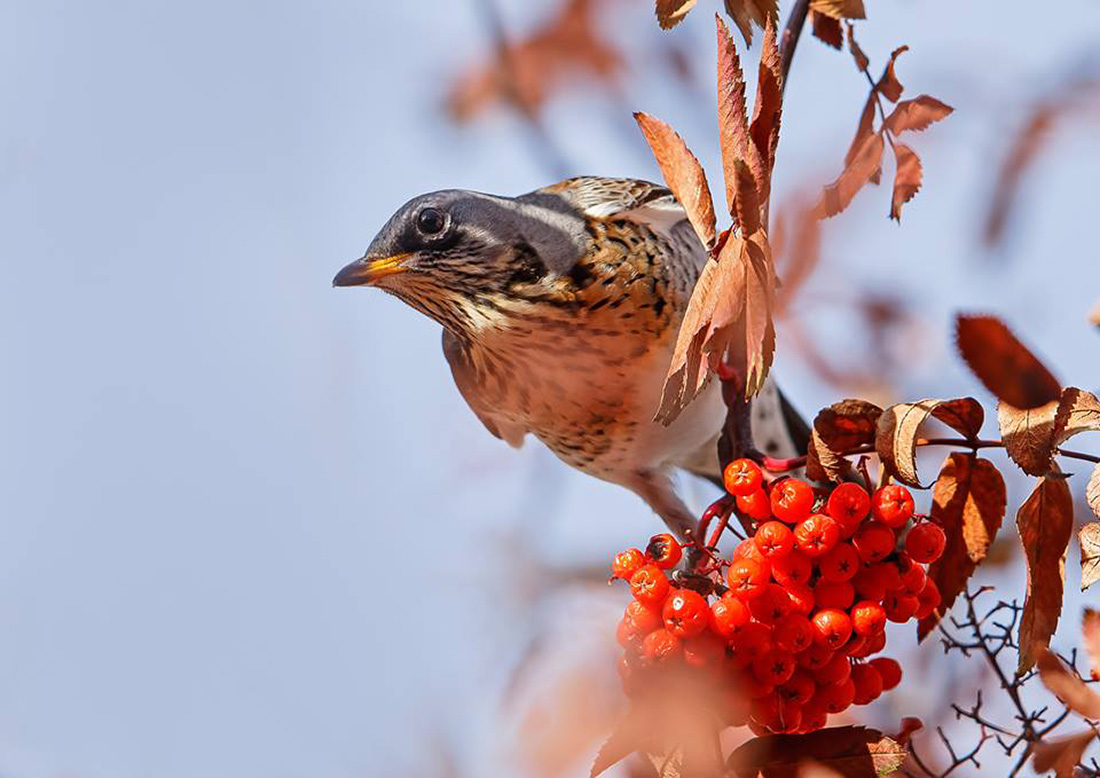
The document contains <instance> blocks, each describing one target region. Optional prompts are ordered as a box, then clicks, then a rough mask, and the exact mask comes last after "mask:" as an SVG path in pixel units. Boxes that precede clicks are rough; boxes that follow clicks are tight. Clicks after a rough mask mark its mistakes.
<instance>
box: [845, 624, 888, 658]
mask: <svg viewBox="0 0 1100 778" xmlns="http://www.w3.org/2000/svg"><path fill="white" fill-rule="evenodd" d="M884 648H886V630H883V631H882V632H876V633H875V634H873V635H868V636H867V643H866V644H865V645H864V647H863V650H861V651H860V652H859V653H858V654H853V656H856V657H858V658H863V657H868V656H871V655H872V654H877V653H878V652H879V651H881V650H882V649H884Z"/></svg>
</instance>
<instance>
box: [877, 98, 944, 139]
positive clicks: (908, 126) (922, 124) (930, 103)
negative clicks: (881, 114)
mask: <svg viewBox="0 0 1100 778" xmlns="http://www.w3.org/2000/svg"><path fill="white" fill-rule="evenodd" d="M954 110H955V109H954V108H952V107H951V106H949V105H947V104H946V103H941V102H940V101H939V100H937V99H936V98H934V97H931V96H929V95H920V96H919V97H914V98H913V99H912V100H902V101H901V102H900V103H898V104H897V105H896V106H894V110H893V111H891V112H890V115H889V116H887V117H886V122H885V126H886V129H888V130H889V131H890V132H891V133H893V134H894V135H897V134H898V133H899V132H905V131H906V130H913V131H919V130H926V129H928V127H929V126H931V125H932V123H933V122H938V121H940V120H941V119H945V118H947V116H949V115H950V114H951V112H952V111H954Z"/></svg>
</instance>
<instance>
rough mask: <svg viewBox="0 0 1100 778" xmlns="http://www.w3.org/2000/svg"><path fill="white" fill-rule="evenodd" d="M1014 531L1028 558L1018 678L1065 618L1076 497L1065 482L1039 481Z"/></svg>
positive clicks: (1062, 479)
mask: <svg viewBox="0 0 1100 778" xmlns="http://www.w3.org/2000/svg"><path fill="white" fill-rule="evenodd" d="M1016 530H1017V531H1018V532H1019V533H1020V542H1021V543H1022V544H1023V547H1024V554H1025V555H1026V556H1027V595H1026V597H1025V599H1024V612H1023V616H1022V617H1021V618H1020V636H1019V641H1018V645H1019V647H1020V649H1019V650H1020V663H1019V667H1018V668H1017V673H1021V674H1022V673H1025V672H1027V671H1028V670H1030V669H1031V667H1032V666H1033V665H1034V664H1035V659H1036V657H1037V655H1038V651H1039V649H1040V648H1041V647H1043V646H1047V645H1049V644H1050V636H1051V635H1053V634H1054V630H1055V629H1056V628H1057V626H1058V617H1059V616H1060V615H1061V613H1062V588H1063V585H1064V583H1065V580H1066V549H1067V547H1068V546H1069V538H1070V535H1071V534H1072V533H1073V497H1072V496H1071V495H1070V492H1069V485H1068V484H1067V483H1066V481H1065V479H1064V478H1059V477H1048V478H1043V479H1042V480H1041V481H1039V485H1038V486H1037V487H1036V488H1035V491H1033V492H1032V493H1031V495H1030V496H1029V497H1028V498H1027V500H1026V501H1025V502H1024V504H1023V505H1021V506H1020V510H1019V511H1018V512H1017V513H1016Z"/></svg>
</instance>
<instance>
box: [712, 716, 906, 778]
mask: <svg viewBox="0 0 1100 778" xmlns="http://www.w3.org/2000/svg"><path fill="white" fill-rule="evenodd" d="M905 757H906V750H905V748H903V747H902V746H900V745H898V744H897V743H895V742H894V741H893V740H891V739H890V738H888V737H886V736H885V735H883V734H882V733H881V732H878V731H877V730H873V729H868V728H866V727H830V728H828V729H821V730H818V731H817V732H812V733H810V734H808V735H768V736H766V737H758V738H753V739H752V740H750V741H748V742H747V743H745V744H743V745H742V746H740V747H739V748H737V749H735V750H734V752H733V753H732V754H730V757H729V760H728V762H727V764H728V765H729V767H730V768H731V769H732V771H733V773H734V774H735V775H736V776H737V778H758V776H759V778H797V777H798V775H799V773H800V771H801V770H802V769H803V768H804V767H806V766H807V765H808V764H816V765H821V766H822V767H825V768H828V769H831V770H835V771H836V772H837V773H839V774H840V775H842V776H844V777H845V778H876V776H886V775H890V774H891V773H892V772H894V771H895V770H897V769H898V767H900V766H901V763H902V762H904V761H905Z"/></svg>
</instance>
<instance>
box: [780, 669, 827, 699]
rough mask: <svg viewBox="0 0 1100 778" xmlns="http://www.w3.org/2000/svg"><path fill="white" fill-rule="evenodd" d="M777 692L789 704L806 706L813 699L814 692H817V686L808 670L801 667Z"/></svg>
mask: <svg viewBox="0 0 1100 778" xmlns="http://www.w3.org/2000/svg"><path fill="white" fill-rule="evenodd" d="M775 691H776V692H777V693H778V694H779V696H780V697H781V698H782V699H784V700H786V701H787V702H791V703H794V704H795V705H805V704H806V703H807V702H809V701H810V700H811V699H812V698H813V696H814V692H816V691H817V684H816V683H814V679H813V676H812V675H810V673H809V672H808V671H807V670H805V669H803V668H801V667H799V668H798V669H796V670H795V671H794V673H793V674H792V675H791V677H790V680H788V681H787V682H786V683H784V684H783V685H782V686H780V687H779V688H778V689H776V690H775Z"/></svg>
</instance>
